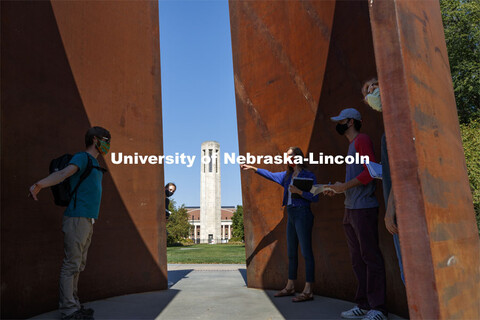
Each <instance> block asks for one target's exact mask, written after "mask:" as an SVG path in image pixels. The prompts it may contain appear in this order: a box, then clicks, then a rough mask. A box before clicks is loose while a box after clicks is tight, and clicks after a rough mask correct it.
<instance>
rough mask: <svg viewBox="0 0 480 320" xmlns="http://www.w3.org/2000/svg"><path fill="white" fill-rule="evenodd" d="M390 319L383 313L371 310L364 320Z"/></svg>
mask: <svg viewBox="0 0 480 320" xmlns="http://www.w3.org/2000/svg"><path fill="white" fill-rule="evenodd" d="M387 319H388V317H387V316H386V315H385V314H383V312H382V311H378V310H370V311H368V313H367V315H366V316H365V317H364V318H363V319H362V320H387Z"/></svg>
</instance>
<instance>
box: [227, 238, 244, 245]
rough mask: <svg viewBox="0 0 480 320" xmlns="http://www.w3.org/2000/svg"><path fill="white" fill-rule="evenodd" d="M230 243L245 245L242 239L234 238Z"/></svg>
mask: <svg viewBox="0 0 480 320" xmlns="http://www.w3.org/2000/svg"><path fill="white" fill-rule="evenodd" d="M228 243H230V244H232V243H243V239H242V238H241V237H232V238H230V240H228Z"/></svg>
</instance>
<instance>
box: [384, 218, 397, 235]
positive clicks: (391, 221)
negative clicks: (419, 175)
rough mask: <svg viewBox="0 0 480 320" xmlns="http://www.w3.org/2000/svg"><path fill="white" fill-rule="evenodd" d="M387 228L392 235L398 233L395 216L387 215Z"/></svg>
mask: <svg viewBox="0 0 480 320" xmlns="http://www.w3.org/2000/svg"><path fill="white" fill-rule="evenodd" d="M385 227H386V228H387V230H388V232H390V233H391V234H392V235H393V234H397V233H398V227H397V223H396V222H395V216H391V215H385Z"/></svg>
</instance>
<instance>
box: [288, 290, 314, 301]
mask: <svg viewBox="0 0 480 320" xmlns="http://www.w3.org/2000/svg"><path fill="white" fill-rule="evenodd" d="M310 300H313V292H310V293H307V292H302V293H301V294H299V295H298V296H296V297H295V298H293V299H292V302H304V301H310Z"/></svg>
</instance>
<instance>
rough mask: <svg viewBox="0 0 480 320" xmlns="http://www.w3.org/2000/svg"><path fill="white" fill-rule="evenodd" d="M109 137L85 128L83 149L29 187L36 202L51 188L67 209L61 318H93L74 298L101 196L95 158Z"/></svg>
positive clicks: (56, 163)
mask: <svg viewBox="0 0 480 320" xmlns="http://www.w3.org/2000/svg"><path fill="white" fill-rule="evenodd" d="M110 138H111V137H110V132H108V130H106V129H104V128H102V127H93V128H90V129H88V131H87V133H86V134H85V146H86V150H85V151H84V152H78V153H76V154H75V155H73V156H71V155H64V156H62V157H60V158H58V159H55V160H53V161H52V163H51V165H50V169H51V172H52V171H53V172H52V173H51V174H50V175H49V176H47V177H46V178H44V179H42V180H40V181H38V182H37V183H35V184H33V185H32V186H31V187H30V195H31V196H32V197H33V199H34V200H38V199H37V195H38V193H39V192H40V190H42V189H44V188H47V187H51V186H55V187H54V188H52V191H53V193H54V197H55V203H56V204H58V205H63V206H66V207H67V208H66V210H65V213H64V216H63V222H62V231H63V233H64V253H65V256H64V259H63V264H62V268H61V271H60V301H59V310H60V313H61V315H62V319H93V312H94V311H93V310H92V309H89V308H84V307H83V306H82V305H81V304H80V301H79V299H78V278H79V275H80V272H82V271H83V270H84V269H85V264H86V260H87V251H88V248H89V246H90V243H91V240H92V234H93V224H94V223H95V220H96V219H97V218H98V213H99V210H100V200H101V197H102V177H103V173H104V171H105V169H103V168H100V167H99V165H98V161H97V159H96V158H97V157H98V155H99V154H102V155H106V154H107V153H108V150H109V149H110ZM67 160H68V161H67ZM62 163H63V164H62ZM65 185H66V187H65ZM62 188H66V190H67V191H62Z"/></svg>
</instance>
